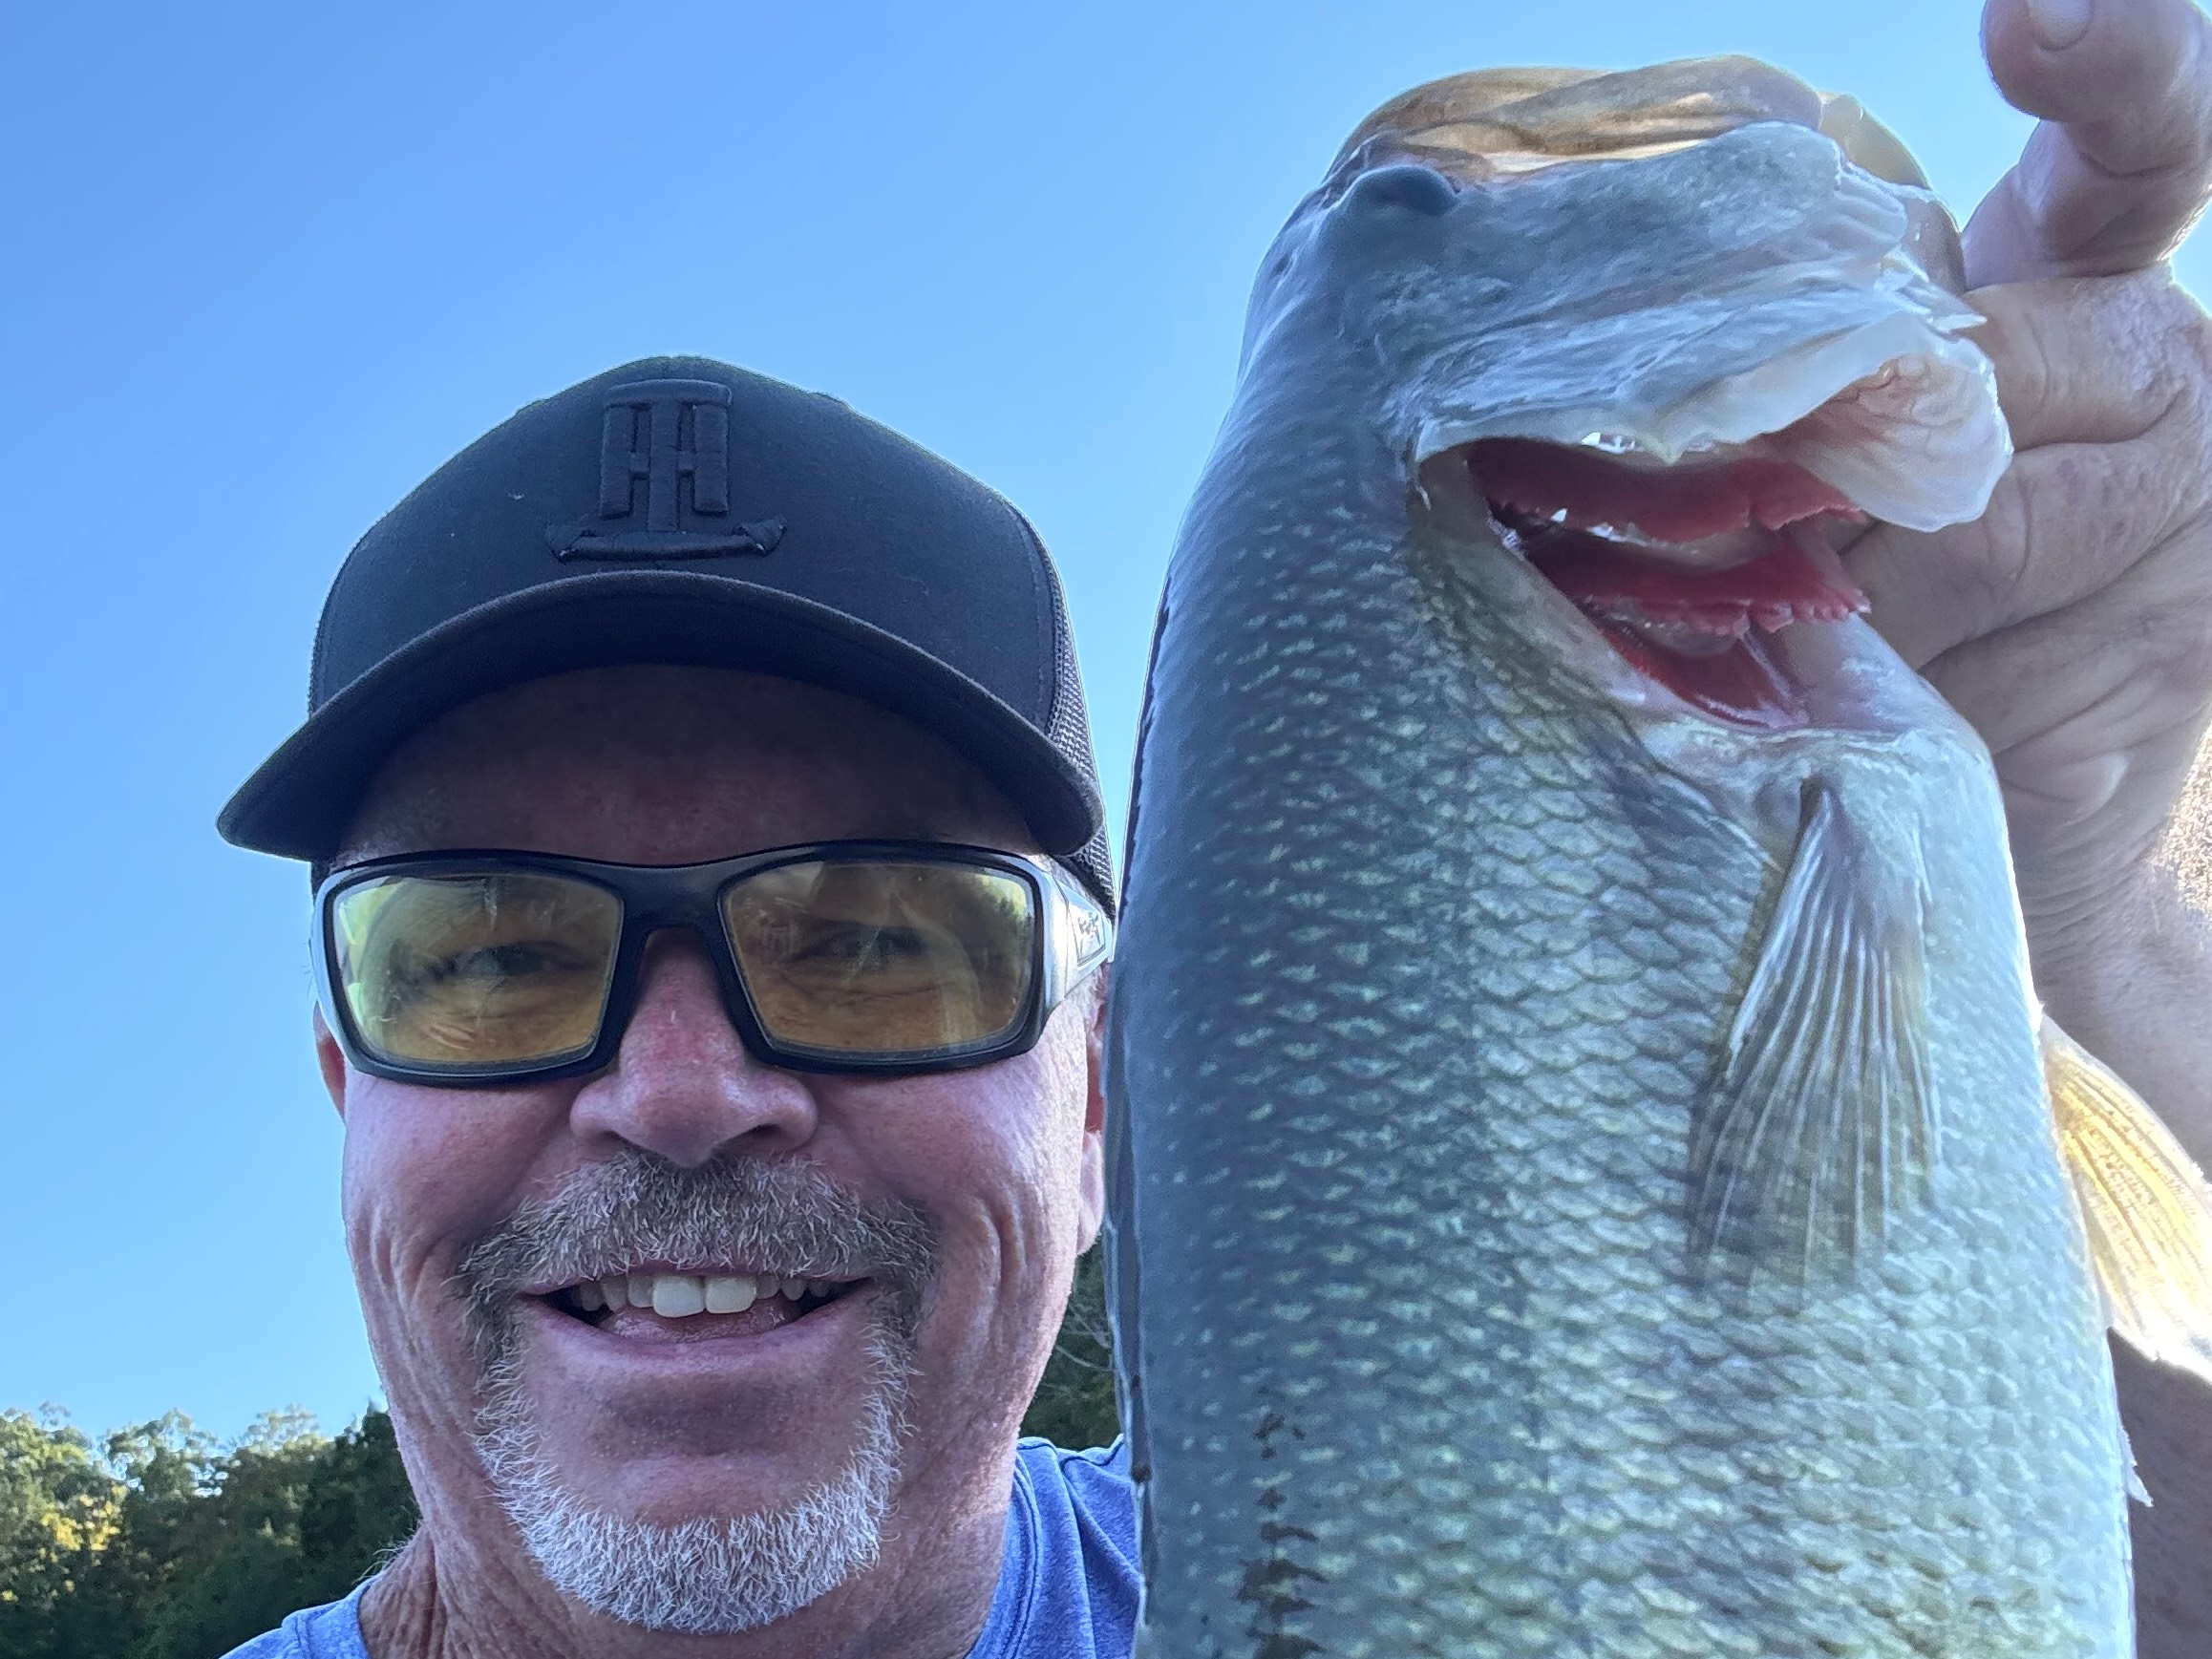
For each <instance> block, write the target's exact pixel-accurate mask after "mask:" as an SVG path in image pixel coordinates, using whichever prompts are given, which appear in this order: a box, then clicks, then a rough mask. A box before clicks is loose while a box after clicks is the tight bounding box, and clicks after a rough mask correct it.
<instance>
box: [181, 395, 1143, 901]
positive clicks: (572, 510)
mask: <svg viewBox="0 0 2212 1659" xmlns="http://www.w3.org/2000/svg"><path fill="white" fill-rule="evenodd" d="M617 663H675V664H688V665H695V666H701V667H709V668H736V669H751V670H757V671H760V672H764V673H772V674H777V675H781V676H783V677H785V678H788V679H794V680H803V681H806V682H808V683H810V684H813V685H818V686H823V687H827V688H829V689H831V690H833V691H844V692H847V693H850V694H851V695H854V696H858V697H861V698H864V699H865V700H867V701H869V702H871V703H875V704H877V705H879V706H881V707H883V708H886V709H889V710H891V711H893V712H894V713H899V714H902V715H904V716H905V717H906V718H907V719H910V720H912V721H913V722H914V723H915V724H916V725H919V726H921V727H924V728H925V729H926V730H928V731H930V732H933V733H935V734H937V735H938V736H940V737H942V738H944V739H945V740H946V742H948V743H950V744H951V745H952V746H953V747H954V748H955V749H957V750H959V751H960V752H961V753H962V754H964V755H967V756H968V758H969V759H970V760H972V761H973V762H974V763H975V764H976V766H977V767H978V768H980V769H981V770H982V772H983V773H984V774H985V776H988V777H989V778H990V779H991V781H992V782H993V783H995V784H996V785H997V786H998V787H999V789H1001V790H1002V791H1003V792H1004V793H1005V794H1006V795H1007V797H1008V798H1010V799H1011V800H1012V801H1013V803H1014V804H1015V805H1016V806H1017V807H1019V808H1020V809H1021V811H1022V813H1023V815H1024V816H1025V817H1026V818H1027V819H1028V821H1029V825H1030V828H1031V831H1032V834H1033V835H1035V837H1036V838H1037V842H1038V844H1039V845H1040V846H1041V847H1042V848H1043V849H1044V850H1045V851H1046V852H1048V853H1050V854H1052V855H1053V856H1054V857H1055V858H1057V859H1058V860H1059V861H1061V862H1062V863H1064V864H1066V865H1067V866H1068V867H1069V869H1070V870H1072V871H1073V872H1074V874H1075V875H1076V876H1077V877H1078V878H1079V879H1080V880H1081V881H1082V882H1083V883H1084V885H1085V886H1087V887H1088V888H1089V889H1090V890H1091V891H1092V892H1093V893H1094V894H1095V895H1096V896H1097V897H1098V899H1099V900H1100V901H1101V902H1102V903H1103V904H1106V906H1107V908H1108V909H1109V910H1111V909H1112V908H1113V907H1114V872H1113V863H1112V860H1111V858H1110V856H1109V853H1108V850H1107V843H1106V839H1105V814H1104V811H1103V808H1102V805H1101V802H1100V796H1099V788H1098V774H1097V767H1096V764H1095V761H1094V760H1093V758H1092V754H1091V737H1090V725H1089V720H1088V717H1087V716H1086V714H1085V712H1084V707H1083V686H1082V680H1081V677H1080V676H1079V674H1078V673H1077V671H1076V666H1075V651H1074V640H1073V638H1072V636H1071V635H1070V633H1069V629H1068V616H1067V607H1066V606H1065V604H1064V603H1063V601H1062V598H1061V593H1060V583H1059V577H1058V575H1057V573H1056V572H1055V571H1054V570H1053V563H1052V560H1051V558H1050V557H1049V556H1048V555H1047V553H1046V552H1045V549H1044V546H1043V544H1042V543H1041V542H1039V541H1038V540H1037V536H1036V533H1035V532H1034V531H1033V530H1032V529H1031V527H1030V525H1029V522H1028V521H1026V520H1025V519H1023V518H1022V516H1021V515H1020V514H1019V513H1017V512H1015V511H1014V509H1013V508H1012V507H1011V506H1010V505H1009V504H1008V503H1007V502H1006V500H1003V499H1002V498H1001V497H999V496H998V495H997V494H995V493H994V492H992V491H991V490H989V489H987V488H986V487H985V486H984V485H982V484H981V483H978V482H977V481H976V480H975V479H971V478H969V477H968V475H967V474H966V473H963V472H961V471H960V470H959V469H958V468H956V467H954V466H952V465H951V464H950V463H948V462H946V461H945V460H942V459H940V458H939V457H936V456H934V455H931V454H930V453H929V452H928V451H926V450H925V449H923V448H921V447H920V446H919V445H917V444H913V443H910V442H908V441H907V440H906V439H905V438H903V437H901V436H898V434H896V433H894V432H891V431H890V430H889V429H887V428H885V427H883V426H879V425H877V424H876V423H875V422H874V421H871V420H867V419H864V418H863V417H861V415H856V414H855V413H854V412H853V411H852V410H851V409H849V408H847V407H846V406H845V405H844V404H843V403H840V402H839V401H838V400H837V399H835V398H833V397H826V396H823V395H821V394H819V393H811V392H802V391H800V390H799V389H798V388H797V387H793V386H786V385H784V384H783V383H781V382H780V381H776V380H770V379H767V378H766V377H764V376H762V375H758V374H754V373H751V372H747V371H746V370H743V369H735V368H732V367H731V366H730V365H729V364H726V363H717V362H714V361H712V360H711V359H708V358H703V357H655V358H649V359H647V360H645V361H643V362H637V363H629V364H626V365H624V366H623V367H622V368H619V369H611V370H609V371H607V372H606V373H604V374H600V375H597V376H595V377H593V378H592V379H589V380H586V381H584V382H583V383H582V384H580V385H576V386H571V387H570V388H569V389H568V390H567V391H565V392H563V393H558V394H557V395H555V396H552V397H548V398H546V399H544V400H543V401H542V402H540V403H533V404H531V405H529V406H528V407H527V408H524V409H522V410H521V411H519V412H518V413H517V414H516V415H514V416H513V417H512V418H510V419H508V420H507V421H505V422H503V423H502V424H501V425H500V426H498V427H496V428H494V429H493V430H492V431H491V432H489V433H487V434H485V435H484V436H482V437H480V438H479V439H478V440H477V441H476V442H475V443H473V444H471V445H470V446H469V447H468V448H467V449H465V450H463V451H461V453H460V454H459V455H457V456H456V457H453V459H451V460H449V461H447V462H446V463H445V465H443V466H441V467H439V468H438V469H437V471H436V472H435V473H433V474H431V476H430V477H429V478H428V479H424V480H423V482H422V483H421V484H420V485H419V486H418V487H417V488H416V489H415V492H414V493H413V494H412V495H410V496H409V497H408V498H407V499H406V500H403V501H401V502H400V503H399V505H398V506H396V507H394V508H393V509H392V511H391V512H389V513H387V514H386V515H385V516H384V517H383V518H382V519H381V520H379V521H377V523H376V524H375V525H374V526H373V527H372V529H371V530H370V531H369V533H368V534H367V535H365V536H363V537H362V538H361V540H360V542H358V543H357V544H356V545H355V546H354V548H353V551H352V553H351V555H350V556H349V557H348V559H347V560H346V563H345V565H344V566H343V568H341V569H340V570H339V572H338V576H337V579H336V581H334V582H333V583H332V584H331V585H330V596H329V598H328V599H326V600H325V601H324V605H323V617H322V623H321V626H320V627H318V628H317V630H316V633H315V651H314V661H313V665H312V667H311V668H310V669H309V670H308V718H307V721H306V723H305V724H304V725H302V726H301V727H300V729H299V730H298V731H296V732H294V733H293V734H291V736H289V737H287V739H286V740H285V742H284V743H283V745H282V746H281V747H279V748H278V750H277V751H276V753H275V754H273V755H270V756H269V757H268V759H267V760H266V761H265V762H264V763H263V764H262V766H261V768H260V770H258V771H257V772H255V773H254V775H253V776H251V777H249V778H247V779H246V780H245V784H244V786H243V787H241V788H240V790H239V791H238V793H237V794H236V795H234V796H232V797H231V798H230V802H229V804H228V805H227V806H225V807H224V808H223V815H222V817H221V819H219V820H218V827H219V828H220V829H221V831H222V833H223V837H224V839H225V840H230V841H233V842H235V843H236V844H237V845H239V846H242V847H250V848H253V849H255V850H257V851H260V852H266V853H275V854H279V855H282V856H284V857H287V858H296V859H306V860H308V861H313V862H317V863H323V862H328V861H329V860H330V857H331V856H332V855H333V854H334V853H335V851H336V850H337V845H338V839H339V837H340V836H341V835H343V834H344V832H345V829H346V826H347V824H348V823H349V821H351V818H352V815H353V812H354V810H355V808H356V806H357V805H358V804H359V801H360V798H361V794H362V791H363V790H364V789H365V788H366V787H367V785H368V783H369V780H370V778H371V776H372V775H373V774H374V773H375V771H376V769H377V767H378V766H379V765H381V764H382V762H383V761H384V759H385V757H386V756H387V755H390V754H391V753H392V751H393V748H394V747H396V746H397V744H398V743H399V742H400V741H401V740H402V739H404V738H405V737H406V736H407V735H408V734H411V733H412V732H414V731H415V729H416V728H418V727H420V726H421V725H423V724H424V723H425V722H427V721H429V720H431V719H433V718H435V717H436V716H437V715H438V714H441V713H444V712H445V711H447V710H449V709H452V708H455V707H457V706H458V705H460V704H462V703H465V702H467V701H469V700H470V699H472V698H474V697H478V696H481V695H482V694H483V693H485V692H487V691H495V690H497V689H499V688H500V687H502V686H509V685H514V684H517V683H519V682H521V681H523V680H531V679H537V678H539V677H540V676H542V675H545V674H554V673H561V672H564V671H566V670H571V669H583V668H593V667H599V666H603V665H610V664H617Z"/></svg>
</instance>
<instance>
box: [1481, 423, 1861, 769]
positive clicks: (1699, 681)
mask: <svg viewBox="0 0 2212 1659" xmlns="http://www.w3.org/2000/svg"><path fill="white" fill-rule="evenodd" d="M1457 457H1458V458H1459V459H1460V460H1462V461H1463V463H1464V465H1465V467H1466V469H1467V472H1468V475H1469V477H1470V479H1472V481H1473V484H1474V487H1475V490H1476V492H1477V494H1478V495H1479V496H1480V497H1481V499H1482V500H1483V501H1484V502H1485V503H1486V505H1487V506H1488V508H1489V513H1490V520H1491V523H1492V526H1493V528H1494V529H1495V530H1496V532H1497V534H1498V537H1499V540H1500V541H1501V542H1504V544H1505V545H1506V546H1507V547H1509V548H1510V549H1512V550H1513V551H1514V552H1516V553H1518V554H1520V555H1521V558H1522V559H1523V560H1525V561H1526V563H1527V564H1528V565H1529V566H1530V567H1531V568H1532V569H1533V570H1535V571H1536V572H1537V574H1539V575H1540V576H1542V577H1543V578H1544V580H1545V581H1546V582H1548V583H1549V584H1550V585H1552V586H1553V587H1554V588H1555V589H1557V590H1558V591H1559V592H1560V593H1561V594H1562V595H1563V597H1564V598H1565V599H1567V600H1568V601H1569V602H1570V603H1571V604H1573V605H1574V606H1575V607H1576V608H1577V609H1578V610H1580V611H1581V612H1582V614H1583V615H1584V616H1585V618H1586V619H1587V620H1588V621H1589V622H1590V624H1591V625H1592V626H1593V627H1595V628H1596V629H1597V631H1598V632H1599V634H1600V635H1602V636H1603V637H1604V639H1605V641H1606V644H1607V645H1609V646H1610V647H1611V648H1612V649H1613V650H1614V652H1615V653H1616V654H1617V655H1619V656H1620V657H1621V659H1622V660H1623V661H1625V662H1626V663H1627V665H1628V666H1629V667H1630V668H1632V669H1634V670H1636V671H1637V672H1638V673H1639V674H1641V675H1642V676H1644V677H1645V678H1646V679H1648V680H1650V681H1654V682H1656V683H1657V684H1658V685H1660V686H1662V687H1664V688H1665V689H1666V690H1667V691H1670V692H1672V693H1673V694H1674V696H1676V697H1677V698H1679V699H1680V700H1681V701H1683V702H1684V703H1687V704H1689V705H1690V706H1691V708H1693V709H1696V710H1698V711H1699V712H1700V713H1704V714H1707V715H1709V716H1711V717H1712V718H1713V719H1715V720H1718V721H1721V722H1723V723H1724V724H1726V725H1729V726H1733V727H1736V728H1740V729H1746V730H1750V731H1755V732H1788V731H1796V730H1799V729H1802V728H1804V727H1806V726H1809V725H1811V724H1813V723H1814V722H1815V712H1814V701H1815V700H1814V697H1813V687H1812V686H1811V685H1810V684H1809V683H1808V681H1807V679H1806V678H1805V676H1804V674H1803V672H1802V670H1801V667H1800V664H1801V662H1802V661H1803V660H1804V653H1802V652H1800V651H1797V650H1793V649H1792V647H1793V645H1794V644H1795V643H1796V640H1797V636H1798V635H1799V634H1800V633H1801V632H1802V631H1804V630H1808V629H1810V628H1813V627H1818V626H1819V625H1822V624H1831V623H1839V622H1842V621H1844V620H1846V619H1848V618H1850V617H1853V616H1859V615H1862V614H1864V612H1865V611H1866V609H1867V598H1866V595H1865V593H1864V592H1862V591H1861V588H1860V587H1859V585H1858V584H1857V583H1855V582H1853V581H1852V579H1851V577H1850V574H1849V573H1848V572H1847V571H1846V570H1845V569H1844V567H1843V562H1842V560H1841V559H1840V557H1839V556H1838V549H1839V548H1840V546H1842V545H1845V544H1847V543H1848V542H1849V541H1850V540H1851V538H1852V537H1854V536H1855V535H1856V534H1858V532H1859V531H1860V530H1861V527H1862V526H1864V525H1865V523H1866V522H1867V521H1868V516H1867V514H1866V513H1865V512H1864V511H1862V510H1861V508H1859V507H1858V506H1857V505H1855V504H1854V503H1853V502H1852V501H1851V500H1849V499H1848V498H1847V497H1846V496H1844V495H1843V494H1842V492H1841V491H1840V490H1839V489H1837V488H1836V486H1835V485H1833V484H1831V483H1828V482H1826V481H1824V480H1823V479H1819V478H1818V477H1816V476H1815V475H1814V474H1813V473H1812V472H1811V471H1809V470H1808V469H1807V468H1805V467H1803V466H1801V465H1799V464H1797V462H1795V461H1792V460H1788V459H1784V458H1781V457H1778V456H1776V455H1774V454H1771V453H1762V450H1761V446H1760V445H1759V444H1758V442H1757V441H1756V440H1755V441H1754V442H1753V443H1751V444H1748V445H1731V446H1715V447H1714V448H1712V449H1711V450H1709V451H1705V452H1700V453H1694V454H1692V455H1691V456H1687V457H1683V458H1682V459H1680V460H1677V461H1673V462H1663V461H1661V460H1660V459H1658V458H1657V457H1653V456H1651V455H1650V454H1648V452H1645V451H1642V450H1639V449H1638V448H1637V447H1636V446H1635V445H1634V444H1632V443H1630V442H1627V440H1621V439H1608V438H1606V437H1605V436H1594V437H1592V438H1589V439H1586V440H1585V441H1584V442H1583V443H1581V444H1562V443H1553V442H1548V441H1545V440H1542V439H1537V438H1521V437H1494V438H1481V439H1478V440H1477V441H1475V442H1473V443H1470V444H1466V445H1463V446H1461V447H1460V448H1459V449H1458V451H1457Z"/></svg>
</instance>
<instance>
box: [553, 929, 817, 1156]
mask: <svg viewBox="0 0 2212 1659" xmlns="http://www.w3.org/2000/svg"><path fill="white" fill-rule="evenodd" d="M638 971H639V981H638V996H637V1006H636V1008H635V1010H633V1011H632V1012H631V1014H630V1020H629V1028H628V1030H627V1031H626V1032H624V1033H623V1037H622V1045H621V1047H620V1048H619V1049H618V1050H617V1051H616V1052H615V1059H614V1064H613V1065H612V1066H611V1067H610V1068H608V1069H607V1070H606V1071H605V1072H602V1073H601V1074H599V1075H597V1076H596V1077H593V1078H591V1079H589V1080H588V1081H587V1082H586V1083H585V1085H584V1087H583V1088H582V1089H581V1090H579V1091H578V1092H577V1095H576V1101H575V1104H574V1105H573V1106H572V1107H571V1108H570V1111H569V1118H570V1122H571V1123H572V1125H573V1126H574V1128H575V1130H576V1132H577V1133H578V1134H579V1135H583V1136H585V1137H592V1136H602V1135H611V1136H618V1137H620V1138H622V1139H624V1140H627V1141H628V1142H629V1143H630V1144H631V1145H633V1146H639V1147H643V1148H644V1149H645V1150H646V1151H648V1152H653V1153H657V1154H659V1155H660V1156H661V1157H663V1158H665V1159H669V1160H670V1162H671V1163H675V1164H679V1165H681V1166H683V1167H685V1168H687V1169H688V1168H691V1167H694V1166H696V1165H698V1164H702V1163H705V1162H707V1161H708V1160H709V1159H713V1158H714V1157H716V1156H717V1155H719V1154H722V1153H726V1152H734V1151H745V1152H750V1153H754V1154H756V1155H757V1154H767V1153H776V1152H787V1151H789V1150H790V1149H791V1148H793V1147H795V1146H798V1145H801V1144H803V1143H804V1142H805V1141H806V1140H807V1139H808V1138H810V1137H811V1136H812V1135H813V1134H814V1131H815V1124H816V1120H817V1115H816V1104H815V1098H814V1095H813V1093H812V1091H811V1090H809V1089H808V1088H807V1086H806V1080H805V1079H804V1078H803V1077H801V1076H799V1075H798V1074H796V1073H792V1072H784V1071H779V1070H777V1069H776V1068H775V1067H773V1066H766V1065H763V1064H761V1062H760V1061H758V1060H756V1059H755V1058H754V1057H753V1055H752V1053H750V1052H749V1051H748V1050H747V1049H746V1047H745V1043H744V1039H743V1038H741V1037H739V1036H738V1034H737V1030H736V1028H735V1027H734V1026H733V1025H732V1024H731V1023H730V1013H729V1010H728V1009H726V1008H725V1007H724V1006H723V1003H722V987H721V984H720V981H719V980H718V979H717V978H716V976H715V972H714V968H713V964H712V963H711V962H709V961H708V960H707V954H706V952H705V951H704V950H703V949H701V948H700V946H699V942H698V941H697V940H696V939H694V938H692V937H691V936H690V935H689V934H686V933H681V932H675V931H670V932H663V933H658V934H655V935H654V936H653V937H652V938H651V939H649V940H648V941H646V951H645V961H644V962H643V963H642V964H641V965H640V967H639V970H638Z"/></svg>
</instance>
